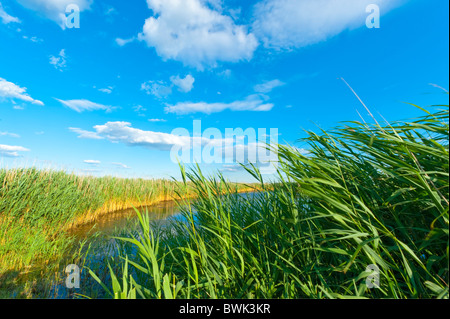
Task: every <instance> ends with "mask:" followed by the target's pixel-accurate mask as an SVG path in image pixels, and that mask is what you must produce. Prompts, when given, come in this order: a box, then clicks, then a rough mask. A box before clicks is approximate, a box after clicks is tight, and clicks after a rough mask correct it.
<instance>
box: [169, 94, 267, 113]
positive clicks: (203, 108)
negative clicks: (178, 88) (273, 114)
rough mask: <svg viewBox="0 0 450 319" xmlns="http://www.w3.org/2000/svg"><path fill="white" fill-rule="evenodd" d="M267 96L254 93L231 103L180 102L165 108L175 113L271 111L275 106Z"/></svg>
mask: <svg viewBox="0 0 450 319" xmlns="http://www.w3.org/2000/svg"><path fill="white" fill-rule="evenodd" d="M266 100H267V97H266V96H263V95H259V94H254V95H250V96H248V97H247V98H246V99H245V100H242V101H235V102H231V103H206V102H198V103H191V102H180V103H177V104H175V105H167V106H166V107H165V108H164V110H165V111H166V113H175V114H177V115H183V114H191V113H206V114H211V113H218V112H222V111H225V110H231V111H258V112H265V111H270V110H271V109H272V108H273V106H274V105H273V104H272V103H265V102H266Z"/></svg>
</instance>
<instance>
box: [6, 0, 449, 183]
mask: <svg viewBox="0 0 450 319" xmlns="http://www.w3.org/2000/svg"><path fill="white" fill-rule="evenodd" d="M69 4H75V5H77V6H78V8H79V9H80V27H79V28H68V27H67V25H66V24H65V20H64V19H65V16H66V15H68V14H66V13H65V10H66V7H67V5H69ZM370 4H376V5H377V6H378V7H379V9H380V14H381V16H380V27H379V28H368V27H367V26H366V18H367V17H368V16H369V14H370V12H369V13H368V12H366V7H367V6H368V5H370ZM448 5H449V4H448V1H446V0H433V1H425V0H409V1H407V0H391V1H388V0H367V1H366V0H347V1H332V0H315V1H307V0H252V1H245V2H243V1H236V0H229V1H227V0H164V1H163V0H147V1H146V0H134V1H119V0H102V1H100V0H40V1H38V0H0V165H1V166H2V167H15V166H31V165H35V166H38V167H50V168H54V169H64V170H67V171H70V172H72V171H74V172H76V173H80V174H93V175H95V176H102V175H114V176H123V177H143V178H161V177H165V178H169V177H171V176H174V177H178V176H179V174H178V164H177V163H175V162H174V161H173V160H172V159H171V156H170V151H169V149H170V147H171V146H173V145H178V144H180V143H181V144H183V143H185V142H186V139H182V138H180V137H179V136H178V135H177V134H174V131H173V130H174V129H177V128H178V129H180V128H184V129H187V130H188V131H189V133H190V135H191V136H192V134H193V121H194V120H200V121H201V126H202V129H203V130H205V129H207V128H216V129H218V130H219V131H221V132H223V134H225V129H227V128H239V127H240V128H243V129H247V128H254V129H255V130H257V129H258V128H265V129H267V133H269V129H270V128H276V129H277V130H278V136H277V138H278V142H279V143H286V144H291V145H296V146H298V147H299V148H302V147H303V145H299V144H296V140H297V139H298V138H300V137H303V136H305V134H304V132H303V130H305V129H306V130H316V131H317V130H318V127H320V128H323V129H327V128H331V127H333V126H335V125H337V124H338V122H341V121H349V120H359V119H360V118H359V115H358V112H359V113H360V114H361V115H362V116H363V117H364V118H365V119H367V120H369V119H368V115H367V112H366V111H365V110H364V108H363V106H362V105H361V104H360V103H359V101H358V99H357V98H356V97H355V96H354V95H353V93H352V92H351V90H350V89H349V88H348V87H347V86H346V85H345V83H344V82H343V81H342V80H340V78H344V79H345V80H346V81H347V82H348V83H349V84H350V85H351V87H352V88H353V89H354V90H355V91H356V92H357V94H358V95H359V96H360V97H361V98H362V99H363V101H364V102H365V104H366V105H367V106H368V107H369V108H370V109H371V111H372V113H374V114H375V115H378V114H380V115H382V116H383V117H384V118H385V119H387V120H389V121H392V120H398V119H408V118H411V117H414V116H417V115H419V114H420V111H418V110H417V109H415V108H413V107H412V106H410V105H407V104H406V103H404V102H410V103H415V104H418V105H421V106H426V105H432V104H443V103H448V96H447V95H445V94H444V93H443V91H442V90H441V89H439V88H437V87H435V86H433V85H431V84H435V85H438V86H441V87H443V88H445V89H448V77H449V75H448V69H449V66H448V55H449V52H448V47H449V43H448V36H449V35H448V25H449V21H448V9H449V8H448ZM175 132H176V131H175ZM183 145H184V144H183ZM243 145H244V146H245V142H244V144H243ZM202 166H203V167H204V168H205V169H206V170H221V171H223V172H224V174H225V175H226V176H227V177H228V178H230V179H231V180H237V181H246V180H248V177H247V176H246V175H245V174H244V173H243V172H242V171H241V170H239V169H237V168H236V166H235V163H215V164H203V165H202Z"/></svg>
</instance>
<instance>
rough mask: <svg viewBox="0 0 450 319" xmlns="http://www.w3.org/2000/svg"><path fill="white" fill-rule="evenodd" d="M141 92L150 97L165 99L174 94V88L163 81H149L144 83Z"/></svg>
mask: <svg viewBox="0 0 450 319" xmlns="http://www.w3.org/2000/svg"><path fill="white" fill-rule="evenodd" d="M141 90H142V91H145V92H146V93H147V94H148V95H153V96H155V97H157V98H159V99H160V98H163V97H166V96H168V95H170V94H172V86H171V85H167V84H166V83H165V82H163V81H147V82H144V83H142V85H141Z"/></svg>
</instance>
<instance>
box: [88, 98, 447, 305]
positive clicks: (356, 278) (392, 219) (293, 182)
mask: <svg viewBox="0 0 450 319" xmlns="http://www.w3.org/2000/svg"><path fill="white" fill-rule="evenodd" d="M424 112H425V114H424V115H423V116H422V117H420V118H417V119H415V120H411V121H406V122H395V123H390V124H389V123H385V124H383V125H379V124H377V123H376V124H366V123H359V122H349V123H344V124H343V125H342V126H340V127H338V128H336V129H333V130H330V131H323V132H321V133H320V134H317V133H314V132H308V137H307V138H305V139H302V141H303V142H304V143H308V144H309V153H308V154H306V155H305V154H302V153H300V152H299V151H298V149H296V148H292V147H287V146H281V145H280V146H279V159H280V163H279V171H278V179H277V180H276V183H267V182H266V181H264V180H263V178H262V176H261V174H260V173H259V171H258V169H257V168H255V167H252V168H248V167H247V168H246V169H247V171H248V173H249V174H250V175H251V176H253V177H254V178H256V179H257V180H259V184H258V186H257V188H258V191H257V193H256V194H255V196H254V197H253V198H246V197H242V196H236V194H237V190H236V189H235V187H234V186H232V185H230V184H229V183H227V181H226V180H225V179H224V178H223V176H221V175H220V174H218V175H217V176H216V177H211V178H206V177H204V176H203V175H202V173H201V171H200V169H198V168H193V169H191V170H188V171H185V170H184V168H183V167H181V171H182V176H183V179H184V181H185V185H186V187H187V185H188V184H189V185H190V187H192V189H193V191H194V192H195V194H196V200H195V201H193V202H192V203H190V202H186V203H185V206H181V207H182V210H183V215H184V219H183V220H175V221H174V222H173V224H172V226H171V227H169V228H163V229H160V230H157V229H153V228H152V227H151V226H150V223H149V220H148V216H147V215H146V214H141V213H139V212H138V216H139V219H140V224H141V228H142V232H141V233H140V234H135V235H134V236H128V237H124V238H122V239H121V240H122V241H123V242H124V243H128V244H129V245H130V246H132V247H134V249H135V250H136V253H135V254H131V255H130V254H124V256H125V257H123V259H122V263H121V264H120V265H117V264H115V265H113V266H114V269H113V268H112V267H111V269H110V279H109V280H108V281H105V280H102V279H101V278H99V277H98V276H96V274H95V272H94V271H91V275H92V276H93V277H94V278H95V279H97V280H98V281H99V282H101V285H102V286H103V287H104V289H105V291H106V292H107V293H108V294H109V295H110V296H111V297H114V298H134V297H137V298H448V262H449V255H448V254H449V249H448V247H449V232H448V230H449V226H448V217H449V216H448V212H449V180H448V178H449V175H448V173H449V154H448V139H449V135H448V134H449V123H448V118H449V110H448V106H438V107H435V108H433V111H432V112H428V111H426V110H424ZM218 193H225V195H224V196H221V197H218V196H216V194H218ZM369 265H375V266H376V267H378V269H379V287H376V288H370V287H368V284H369V286H370V283H371V281H369V280H368V279H369V278H370V277H369V276H372V275H374V273H373V272H371V271H370V270H369V269H368V268H367V267H368V266H369ZM117 267H119V268H120V270H117ZM116 273H120V275H118V276H116Z"/></svg>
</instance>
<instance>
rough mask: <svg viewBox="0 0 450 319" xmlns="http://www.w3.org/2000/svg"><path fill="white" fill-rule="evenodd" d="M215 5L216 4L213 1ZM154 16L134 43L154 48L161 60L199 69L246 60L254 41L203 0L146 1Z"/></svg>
mask: <svg viewBox="0 0 450 319" xmlns="http://www.w3.org/2000/svg"><path fill="white" fill-rule="evenodd" d="M215 2H217V1H215ZM147 4H148V7H149V8H150V9H151V10H152V11H153V14H154V16H152V17H150V18H148V19H147V20H146V21H145V24H144V27H143V31H142V32H141V33H140V34H139V35H138V39H139V40H141V41H145V42H146V43H147V45H148V46H149V47H154V48H155V50H156V52H157V54H158V55H159V56H160V57H162V58H163V59H164V60H168V59H173V60H177V61H181V62H182V63H183V64H184V65H187V66H192V67H196V68H198V69H203V68H204V67H205V66H212V67H214V66H216V65H217V62H218V61H223V62H237V61H241V60H250V59H251V58H252V56H253V52H254V51H255V49H256V48H257V46H258V42H257V40H256V37H255V36H254V35H253V34H251V33H249V32H248V31H247V28H246V27H245V26H240V25H236V24H235V23H234V21H233V19H232V18H231V17H230V16H227V15H223V14H221V13H220V12H219V11H217V6H216V7H215V6H213V5H211V4H212V2H211V1H205V0H147Z"/></svg>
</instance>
